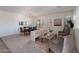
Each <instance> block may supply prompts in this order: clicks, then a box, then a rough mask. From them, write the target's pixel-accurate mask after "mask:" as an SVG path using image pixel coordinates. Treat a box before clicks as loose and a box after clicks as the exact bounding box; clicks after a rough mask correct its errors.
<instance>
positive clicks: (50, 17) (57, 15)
mask: <svg viewBox="0 0 79 59" xmlns="http://www.w3.org/2000/svg"><path fill="white" fill-rule="evenodd" d="M65 16H72V11H68V12H62V13H61V12H60V13H54V14H51V15H45V16H38V18H37V19H36V20H34V22H36V21H37V20H38V19H40V20H41V27H42V28H44V29H47V28H48V22H49V20H51V21H52V27H51V28H52V29H53V30H54V32H55V33H57V31H62V30H63V26H64V17H65ZM55 18H61V19H62V26H54V19H55Z"/></svg>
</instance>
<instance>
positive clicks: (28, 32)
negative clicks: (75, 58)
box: [0, 6, 77, 53]
mask: <svg viewBox="0 0 79 59" xmlns="http://www.w3.org/2000/svg"><path fill="white" fill-rule="evenodd" d="M75 8H76V7H74V6H12V7H10V6H0V27H1V29H0V40H1V42H2V48H1V50H0V52H8V53H9V52H12V53H73V52H77V50H76V49H77V48H76V45H75V42H74V34H73V29H74V25H75V24H74V22H73V21H74V19H73V15H74V11H75ZM73 24H74V25H73ZM65 25H69V26H70V27H69V29H68V28H67V29H66V30H64V28H65V27H66V26H65ZM65 31H66V32H65ZM67 32H68V33H67ZM67 39H69V40H67ZM51 42H53V43H54V44H55V45H54V44H53V43H51Z"/></svg>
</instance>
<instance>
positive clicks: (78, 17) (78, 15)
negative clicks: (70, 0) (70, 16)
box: [74, 7, 79, 52]
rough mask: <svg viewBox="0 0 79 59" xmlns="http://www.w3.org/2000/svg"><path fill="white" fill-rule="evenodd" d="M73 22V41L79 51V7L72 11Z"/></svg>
mask: <svg viewBox="0 0 79 59" xmlns="http://www.w3.org/2000/svg"><path fill="white" fill-rule="evenodd" d="M74 24H75V27H74V29H75V42H76V47H77V50H78V52H79V7H76V10H75V11H74Z"/></svg>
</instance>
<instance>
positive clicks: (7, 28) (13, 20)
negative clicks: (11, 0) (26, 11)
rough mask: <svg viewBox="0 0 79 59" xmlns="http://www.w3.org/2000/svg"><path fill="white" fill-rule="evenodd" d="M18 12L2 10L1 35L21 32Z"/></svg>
mask: <svg viewBox="0 0 79 59" xmlns="http://www.w3.org/2000/svg"><path fill="white" fill-rule="evenodd" d="M18 27H19V25H18V18H17V15H16V14H13V13H9V12H5V11H0V37H3V36H7V35H12V34H16V33H19V31H18Z"/></svg>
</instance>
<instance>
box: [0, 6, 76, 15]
mask: <svg viewBox="0 0 79 59" xmlns="http://www.w3.org/2000/svg"><path fill="white" fill-rule="evenodd" d="M74 8H75V7H74V6H0V10H2V11H7V12H11V13H19V14H20V13H21V14H33V15H45V14H51V13H57V12H65V11H71V10H73V9H74Z"/></svg>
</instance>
